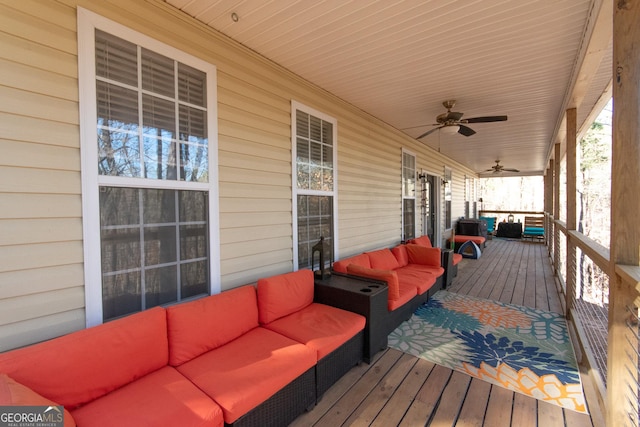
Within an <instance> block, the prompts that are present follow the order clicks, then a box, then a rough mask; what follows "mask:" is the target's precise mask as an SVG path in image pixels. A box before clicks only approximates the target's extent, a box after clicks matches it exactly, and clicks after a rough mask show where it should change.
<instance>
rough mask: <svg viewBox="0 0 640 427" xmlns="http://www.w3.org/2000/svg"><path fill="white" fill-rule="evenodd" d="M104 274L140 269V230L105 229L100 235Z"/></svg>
mask: <svg viewBox="0 0 640 427" xmlns="http://www.w3.org/2000/svg"><path fill="white" fill-rule="evenodd" d="M100 238H101V241H100V251H101V252H102V260H101V261H102V263H101V264H102V273H113V272H116V271H125V270H131V269H135V268H139V267H140V256H141V252H140V229H139V228H119V229H118V228H116V229H108V228H105V229H103V230H102V233H100Z"/></svg>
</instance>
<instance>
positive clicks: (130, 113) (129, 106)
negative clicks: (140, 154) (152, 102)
mask: <svg viewBox="0 0 640 427" xmlns="http://www.w3.org/2000/svg"><path fill="white" fill-rule="evenodd" d="M96 99H97V101H98V105H97V107H98V126H105V127H110V128H116V129H120V130H123V131H129V132H137V131H138V122H139V120H138V93H137V92H136V91H135V90H131V89H125V88H123V87H120V86H116V85H112V84H111V83H104V82H100V81H98V82H96Z"/></svg>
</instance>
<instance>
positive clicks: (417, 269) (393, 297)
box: [333, 245, 444, 334]
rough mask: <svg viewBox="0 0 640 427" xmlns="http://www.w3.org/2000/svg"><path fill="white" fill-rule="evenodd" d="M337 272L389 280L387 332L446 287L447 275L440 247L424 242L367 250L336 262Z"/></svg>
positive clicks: (387, 281) (335, 268)
mask: <svg viewBox="0 0 640 427" xmlns="http://www.w3.org/2000/svg"><path fill="white" fill-rule="evenodd" d="M333 271H334V272H337V273H339V274H347V275H352V276H359V277H366V278H369V279H375V280H381V281H384V282H386V283H387V286H388V288H389V292H388V303H387V313H386V316H387V318H386V319H385V322H384V324H386V325H387V330H386V331H384V332H385V333H386V334H389V333H390V332H391V331H393V330H394V329H395V328H396V327H397V326H398V325H399V324H400V323H402V322H403V321H405V320H407V319H409V317H411V314H413V312H414V311H415V310H416V309H417V308H418V307H419V306H420V305H421V304H422V303H424V302H426V301H427V300H428V299H429V295H432V294H433V293H435V292H436V291H437V290H439V289H441V288H442V283H443V281H442V280H443V274H444V268H442V266H441V254H440V249H439V248H426V247H424V246H420V245H398V246H396V247H395V248H393V249H388V248H385V249H380V250H376V251H372V252H365V253H362V254H359V255H355V256H352V257H350V258H345V259H342V260H339V261H336V262H334V263H333Z"/></svg>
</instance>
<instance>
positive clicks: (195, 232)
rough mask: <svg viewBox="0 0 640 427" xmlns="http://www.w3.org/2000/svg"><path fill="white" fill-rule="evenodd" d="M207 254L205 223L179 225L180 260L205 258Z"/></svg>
mask: <svg viewBox="0 0 640 427" xmlns="http://www.w3.org/2000/svg"><path fill="white" fill-rule="evenodd" d="M207 255H208V245H207V226H206V224H198V225H184V226H181V227H180V260H183V261H184V260H190V259H197V258H206V257H207Z"/></svg>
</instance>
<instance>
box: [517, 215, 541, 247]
mask: <svg viewBox="0 0 640 427" xmlns="http://www.w3.org/2000/svg"><path fill="white" fill-rule="evenodd" d="M522 238H523V239H526V238H530V239H531V240H532V241H533V239H534V238H535V239H538V240H541V241H544V217H541V216H525V217H524V231H523V232H522Z"/></svg>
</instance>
